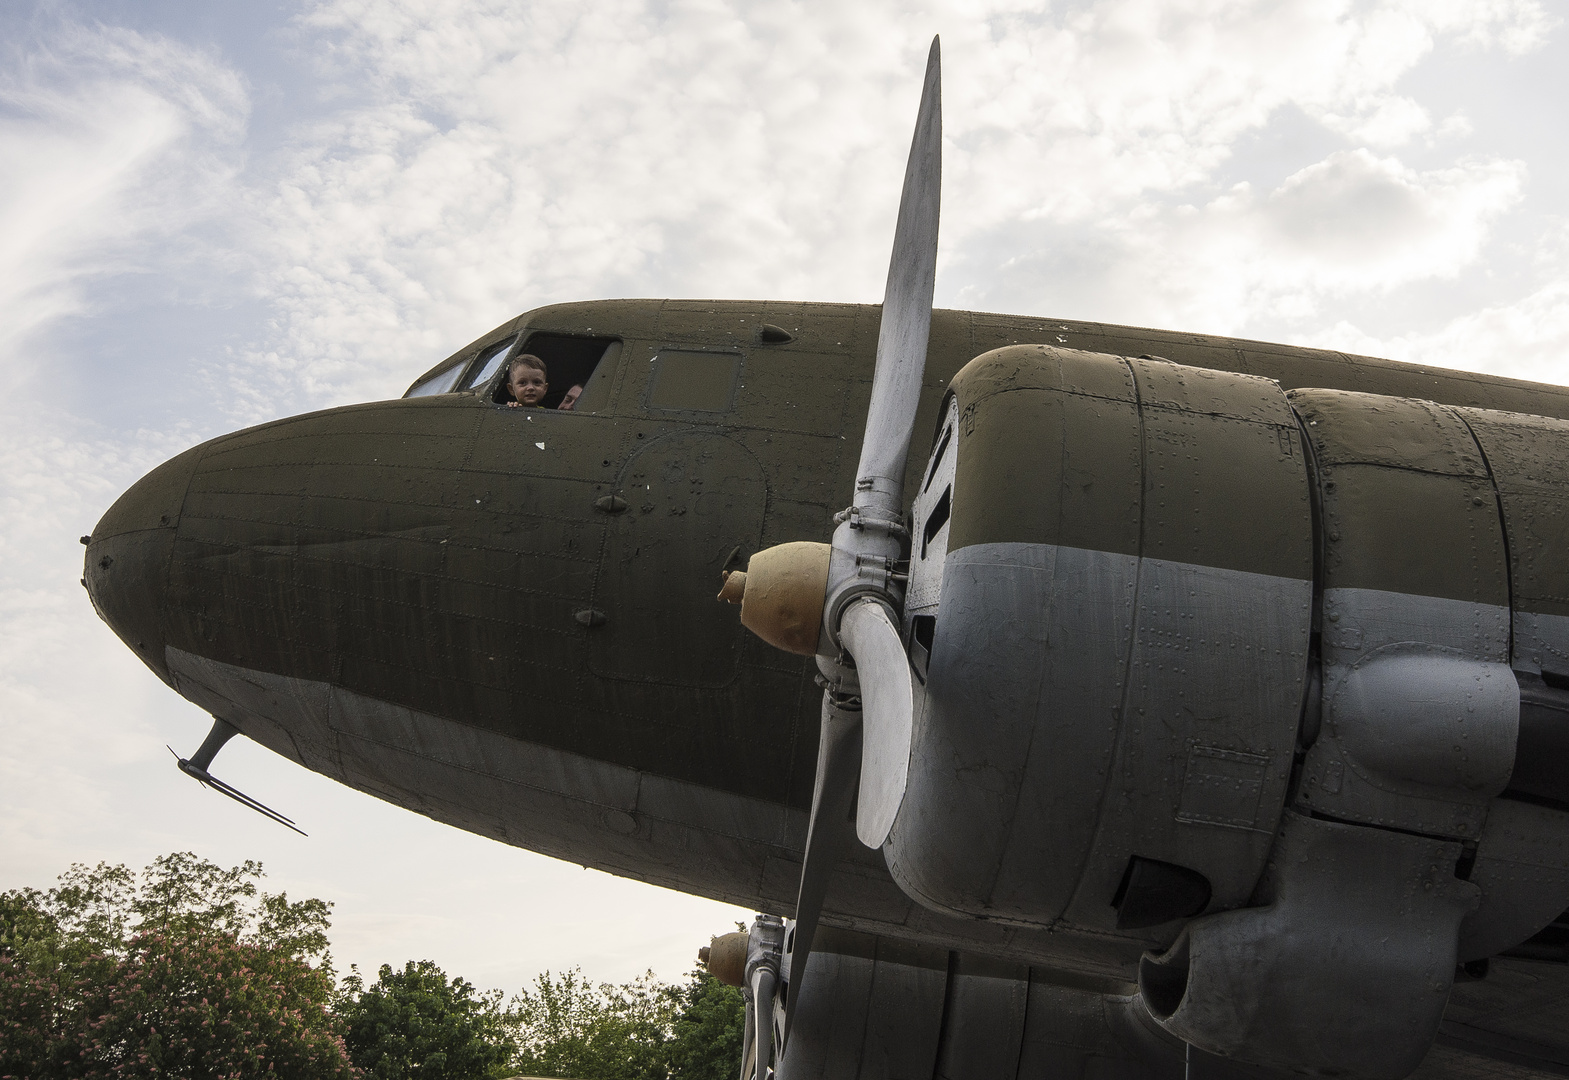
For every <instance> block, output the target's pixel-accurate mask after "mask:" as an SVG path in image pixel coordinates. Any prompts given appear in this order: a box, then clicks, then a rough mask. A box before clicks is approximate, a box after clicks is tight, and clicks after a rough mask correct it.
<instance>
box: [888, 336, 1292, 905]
mask: <svg viewBox="0 0 1569 1080" xmlns="http://www.w3.org/2000/svg"><path fill="white" fill-rule="evenodd" d="M912 544H913V550H912V552H911V582H910V589H909V594H908V597H907V600H906V609H905V611H906V620H907V622H908V623H909V632H910V634H911V639H912V654H913V655H914V659H915V666H916V670H917V672H918V674H920V675H922V676H924V678H925V686H924V693H923V694H921V695H919V701H918V704H917V712H916V720H915V739H914V747H913V751H912V755H911V762H910V772H909V785H908V789H907V792H906V795H905V799H904V803H903V806H902V808H901V810H900V814H899V817H898V820H897V822H896V824H895V826H894V829H893V832H892V835H891V836H890V838H889V841H888V843H887V845H886V847H885V849H884V850H885V853H886V856H887V860H888V865H889V868H890V870H891V871H892V872H893V875H894V877H895V879H896V880H897V881H898V882H899V883H900V885H901V886H902V887H903V888H904V889H905V890H906V891H908V892H909V894H910V895H911V896H912V897H914V898H916V899H917V900H919V901H920V902H921V903H923V904H925V905H927V906H930V907H933V908H936V909H938V910H942V911H946V912H949V913H953V914H959V915H965V916H972V917H979V918H986V919H997V920H1003V921H1006V922H1011V923H1018V924H1025V925H1031V926H1041V927H1045V926H1052V925H1055V924H1057V923H1058V922H1059V921H1063V922H1066V923H1068V924H1070V925H1072V926H1074V927H1078V928H1083V929H1086V930H1091V931H1112V932H1115V931H1117V930H1118V929H1119V924H1120V928H1121V929H1123V930H1129V929H1133V928H1135V927H1147V926H1151V925H1155V924H1160V923H1166V922H1170V921H1171V920H1174V919H1177V918H1180V917H1185V916H1191V915H1197V914H1199V913H1200V912H1201V911H1203V910H1216V909H1222V910H1223V909H1227V908H1233V907H1237V906H1240V905H1242V904H1244V903H1246V902H1247V900H1248V898H1249V896H1250V895H1251V893H1252V892H1253V888H1254V885H1255V883H1256V882H1257V880H1258V878H1259V874H1260V873H1261V871H1262V870H1263V867H1264V863H1265V860H1266V858H1267V857H1268V854H1269V849H1270V845H1271V843H1272V840H1273V837H1274V834H1275V831H1276V827H1277V825H1278V822H1279V818H1280V813H1281V808H1282V806H1283V804H1284V802H1285V798H1286V787H1287V782H1288V780H1289V778H1290V775H1291V767H1292V758H1293V753H1294V751H1295V748H1296V737H1297V731H1298V728H1299V725H1300V720H1301V716H1302V708H1303V702H1304V699H1305V697H1306V690H1307V680H1306V676H1307V672H1308V647H1309V638H1310V635H1311V632H1312V624H1313V618H1312V599H1313V511H1312V504H1311V500H1310V495H1309V473H1308V464H1307V455H1306V452H1305V450H1304V448H1303V445H1302V438H1301V434H1300V430H1299V427H1298V424H1297V419H1296V416H1295V414H1294V413H1293V412H1292V410H1291V406H1290V404H1289V403H1288V402H1287V400H1286V397H1285V395H1284V394H1283V393H1282V392H1281V390H1280V387H1279V386H1278V385H1277V384H1276V383H1274V382H1271V381H1269V380H1266V379H1259V378H1254V377H1252V376H1247V375H1236V374H1230V373H1225V372H1215V371H1206V370H1199V369H1194V368H1186V367H1181V366H1178V365H1176V364H1171V363H1167V362H1165V361H1160V360H1144V359H1140V360H1127V359H1122V358H1118V357H1111V356H1105V355H1101V354H1093V353H1082V352H1076V351H1073V350H1067V349H1051V348H1044V347H1015V348H1008V349H1000V350H997V351H995V352H992V353H988V354H986V355H984V356H982V357H980V358H978V359H976V360H974V361H972V362H971V363H970V364H969V365H968V366H966V367H965V368H964V370H963V371H962V372H960V374H959V376H958V377H957V378H956V379H955V380H954V383H953V388H952V393H951V396H950V399H949V404H948V413H947V419H946V421H945V426H944V428H943V431H942V433H941V434H940V435H939V440H938V450H937V451H936V452H935V453H934V458H933V463H932V465H931V467H930V468H929V470H928V475H927V477H926V479H925V481H924V482H923V485H922V489H921V491H920V493H919V495H918V498H917V502H916V521H915V530H914V533H913V536H912ZM928 657H929V659H928ZM923 661H924V662H923ZM1114 900H1118V901H1119V903H1118V904H1117V905H1116V906H1114V905H1113V901H1114Z"/></svg>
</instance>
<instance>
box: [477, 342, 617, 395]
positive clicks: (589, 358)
mask: <svg viewBox="0 0 1569 1080" xmlns="http://www.w3.org/2000/svg"><path fill="white" fill-rule="evenodd" d="M620 352H621V341H620V339H619V338H610V337H589V336H587V335H584V334H556V333H549V332H546V331H543V330H541V331H536V332H535V333H532V334H530V335H529V336H528V338H527V339H526V340H525V341H524V342H523V344H522V346H521V347H520V348H519V349H518V352H517V355H519V356H522V355H523V354H525V353H527V354H529V355H531V356H537V357H539V358H540V359H541V360H543V361H544V363H545V380H546V382H547V384H548V385H549V387H550V389H549V390H548V391H547V392H546V394H545V396H544V398H543V399H542V400H541V401H540V403H539V407H540V408H542V409H557V408H559V407H560V406H561V400H562V399H563V398H564V397H566V395H567V392H568V391H570V390H571V389H572V388H573V387H574V386H577V387H581V388H582V390H581V393H580V395H579V396H578V399H577V401H576V402H575V403H574V404H573V406H572V411H573V412H598V411H600V410H602V409H603V408H604V407H605V405H606V404H607V403H608V402H609V400H610V376H611V373H612V372H613V371H614V369H615V366H616V365H615V359H616V357H617V356H618V355H620ZM475 385H476V386H477V385H478V383H476V384H475ZM490 400H491V401H493V402H495V403H496V404H497V405H505V404H506V403H507V402H508V401H509V400H511V398H510V396H509V393H508V391H507V373H506V371H505V369H504V368H503V369H501V370H499V371H498V372H496V373H495V382H494V385H493V386H492V387H491V391H490Z"/></svg>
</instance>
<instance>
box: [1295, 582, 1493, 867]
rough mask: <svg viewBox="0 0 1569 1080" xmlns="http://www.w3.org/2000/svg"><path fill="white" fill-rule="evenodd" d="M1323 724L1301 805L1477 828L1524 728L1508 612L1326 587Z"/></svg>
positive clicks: (1380, 821)
mask: <svg viewBox="0 0 1569 1080" xmlns="http://www.w3.org/2000/svg"><path fill="white" fill-rule="evenodd" d="M1323 627H1324V639H1323V640H1324V691H1323V702H1324V704H1323V725H1322V729H1321V732H1320V735H1319V738H1318V740H1317V742H1315V743H1314V745H1313V746H1312V748H1311V749H1310V750H1309V751H1308V754H1307V758H1306V760H1305V762H1304V769H1303V774H1302V784H1301V787H1300V789H1299V791H1298V793H1297V800H1298V802H1299V803H1300V804H1301V805H1303V806H1306V807H1311V808H1313V809H1315V810H1319V811H1322V812H1324V813H1327V814H1330V815H1332V816H1334V817H1336V818H1340V819H1343V820H1350V821H1363V822H1367V823H1369V824H1375V825H1382V826H1387V827H1390V828H1398V829H1408V830H1411V831H1415V832H1423V833H1429V834H1433V835H1440V836H1454V837H1458V838H1471V837H1475V836H1477V835H1478V834H1479V832H1480V831H1481V828H1482V823H1483V820H1484V819H1485V817H1486V813H1487V801H1488V800H1489V799H1490V798H1491V797H1492V796H1493V795H1495V794H1497V793H1498V792H1499V791H1501V790H1503V787H1504V785H1505V784H1506V783H1507V782H1508V777H1509V771H1510V770H1511V769H1512V768H1513V765H1514V748H1515V740H1516V736H1517V734H1518V731H1519V705H1520V701H1519V685H1518V683H1517V682H1516V680H1515V678H1514V676H1513V675H1512V674H1511V673H1510V670H1509V667H1508V666H1507V661H1508V658H1509V631H1510V620H1509V610H1508V609H1507V608H1505V607H1501V606H1499V605H1496V604H1480V603H1473V602H1470V601H1465V600H1450V599H1442V598H1439V597H1432V596H1414V595H1410V594H1407V593H1397V592H1386V591H1383V590H1378V589H1350V588H1337V589H1328V590H1326V591H1325V594H1324V619H1323Z"/></svg>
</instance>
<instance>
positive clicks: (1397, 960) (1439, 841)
mask: <svg viewBox="0 0 1569 1080" xmlns="http://www.w3.org/2000/svg"><path fill="white" fill-rule="evenodd" d="M945 408H946V412H945V416H944V419H943V421H942V426H941V427H940V429H939V433H938V438H937V441H936V444H935V449H934V450H933V453H932V456H931V459H930V462H929V465H928V468H927V471H926V474H925V476H924V478H923V482H922V485H921V489H920V491H919V493H918V494H917V497H916V501H915V512H914V521H913V528H912V538H911V539H912V551H911V558H910V563H911V574H910V582H909V589H908V593H907V597H906V602H905V631H906V635H907V640H908V643H909V652H910V658H911V663H912V667H913V668H914V670H915V672H916V674H917V676H918V677H919V679H920V680H921V682H922V686H921V687H920V688H919V690H918V692H917V695H916V709H915V720H914V727H913V738H912V748H911V754H910V762H909V771H908V778H907V779H908V782H907V787H906V792H905V796H904V801H903V803H902V804H901V806H900V808H899V813H898V816H897V818H896V820H895V822H894V825H893V829H892V832H891V834H890V836H889V838H888V841H887V843H886V844H885V845H884V849H883V850H884V854H885V857H886V859H887V862H888V866H889V869H890V871H891V872H892V874H893V876H894V879H895V880H896V881H897V882H898V883H899V884H900V886H901V887H902V888H903V889H904V890H905V891H906V892H907V893H908V894H909V895H910V896H911V897H912V898H914V899H915V900H917V901H919V902H920V903H922V904H924V905H926V906H928V907H931V908H934V909H936V910H938V911H942V912H945V913H948V914H951V915H957V916H961V917H968V918H978V919H988V920H996V921H1001V922H1004V923H1010V924H1014V925H1022V926H1030V927H1037V928H1056V929H1062V930H1068V931H1075V932H1077V933H1078V934H1091V935H1111V936H1120V937H1122V938H1123V939H1125V940H1132V941H1139V942H1142V943H1144V944H1146V945H1148V946H1150V947H1151V951H1150V952H1149V953H1147V954H1146V956H1145V959H1144V962H1143V965H1142V968H1141V974H1140V982H1141V989H1142V995H1143V1001H1144V1003H1145V1005H1146V1006H1147V1007H1148V1011H1149V1013H1150V1014H1151V1015H1153V1016H1154V1017H1155V1019H1156V1021H1157V1022H1159V1023H1160V1024H1161V1025H1162V1027H1164V1028H1165V1030H1166V1031H1168V1032H1169V1033H1171V1034H1173V1035H1176V1036H1179V1037H1180V1038H1181V1039H1183V1040H1184V1041H1186V1042H1188V1043H1189V1044H1191V1045H1193V1046H1195V1047H1198V1048H1200V1049H1202V1050H1204V1051H1207V1052H1209V1053H1213V1054H1217V1055H1222V1056H1226V1057H1232V1058H1234V1059H1237V1060H1241V1061H1244V1062H1249V1063H1253V1064H1260V1065H1265V1066H1272V1067H1282V1066H1288V1067H1290V1068H1292V1069H1295V1070H1298V1071H1304V1072H1310V1073H1319V1074H1321V1075H1326V1076H1332V1075H1354V1076H1362V1077H1377V1078H1384V1080H1394V1078H1396V1077H1399V1076H1403V1075H1405V1073H1406V1072H1409V1071H1410V1069H1412V1068H1414V1067H1415V1065H1416V1064H1417V1062H1419V1061H1420V1060H1421V1057H1422V1055H1423V1053H1425V1051H1426V1049H1427V1047H1428V1045H1429V1044H1430V1042H1431V1039H1432V1037H1433V1033H1434V1032H1435V1031H1436V1030H1437V1026H1438V1021H1439V1017H1440V1015H1441V1013H1442V1010H1443V1007H1444V1002H1445V1001H1446V1000H1447V996H1448V993H1449V989H1450V986H1451V984H1452V981H1453V978H1454V971H1455V965H1456V963H1457V961H1458V962H1464V961H1469V960H1474V959H1480V958H1482V957H1485V956H1487V955H1491V954H1492V953H1493V952H1496V951H1498V950H1501V949H1505V948H1509V947H1510V946H1512V945H1515V944H1518V943H1519V942H1521V941H1522V940H1524V939H1525V938H1527V937H1529V936H1530V935H1531V934H1533V933H1535V932H1536V931H1537V930H1538V929H1540V928H1541V927H1542V926H1544V925H1546V924H1547V923H1548V922H1550V921H1551V919H1552V918H1553V916H1554V914H1556V913H1557V912H1559V911H1562V910H1563V909H1564V907H1565V906H1569V780H1565V779H1564V777H1565V776H1566V775H1569V769H1566V766H1569V762H1565V761H1564V760H1563V759H1564V757H1565V754H1566V748H1569V566H1566V561H1565V560H1564V558H1563V552H1564V551H1565V550H1569V514H1565V513H1564V512H1563V507H1564V506H1566V505H1569V479H1565V477H1564V466H1563V463H1564V461H1565V459H1566V458H1569V423H1566V422H1563V421H1556V420H1544V419H1542V418H1539V417H1522V416H1515V415H1511V414H1502V413H1495V412H1486V411H1483V410H1477V409H1461V408H1454V407H1449V406H1442V405H1435V404H1433V403H1430V402H1423V401H1415V400H1408V399H1394V398H1387V397H1379V396H1375V395H1369V394H1359V393H1351V392H1345V391H1331V390H1295V391H1291V392H1287V391H1284V390H1283V389H1282V388H1281V387H1280V386H1279V384H1277V383H1275V382H1272V381H1269V380H1265V379H1259V378H1254V377H1251V376H1247V375H1239V374H1233V373H1226V372H1216V371H1209V370H1200V369H1193V368H1187V367H1183V366H1180V365H1176V364H1171V363H1168V362H1166V361H1162V360H1158V359H1151V358H1140V359H1136V360H1130V359H1125V358H1121V357H1113V356H1107V355H1100V354H1090V353H1082V352H1076V351H1073V350H1067V349H1053V348H1049V347H1042V346H1019V347H1012V348H1007V349H999V350H997V351H995V352H991V353H987V354H985V355H984V356H981V357H978V358H977V359H976V360H974V361H972V362H971V363H970V364H969V365H967V366H966V367H965V368H964V370H963V371H961V372H960V373H959V375H958V376H957V377H956V378H955V379H954V382H953V386H952V389H951V392H950V395H949V398H948V400H947V403H946V406H945ZM1522 687H1525V689H1526V691H1527V692H1526V694H1525V699H1524V704H1525V709H1524V712H1522ZM1555 695H1556V696H1555ZM1522 716H1524V717H1525V718H1526V719H1527V720H1528V721H1529V722H1528V723H1527V724H1526V725H1525V726H1522ZM1543 760H1550V761H1551V762H1552V763H1553V764H1551V765H1550V766H1546V765H1542V764H1540V762H1541V761H1543ZM1516 773H1519V774H1521V777H1522V779H1521V780H1520V781H1519V789H1518V790H1513V789H1511V787H1510V785H1511V777H1512V776H1513V775H1514V774H1516ZM1504 794H1514V795H1516V796H1519V798H1520V799H1523V800H1528V801H1516V800H1511V799H1500V798H1499V796H1500V795H1504ZM1528 803H1534V804H1536V805H1529V804H1528ZM1190 919H1191V920H1192V921H1191V922H1189V921H1188V920H1190ZM1179 933H1180V937H1179ZM1167 946H1170V948H1167ZM1396 1001H1398V1003H1399V1004H1398V1006H1395V1005H1393V1004H1389V1003H1392V1002H1396ZM1379 1002H1382V1003H1385V1004H1383V1005H1377V1007H1375V1005H1376V1003H1379Z"/></svg>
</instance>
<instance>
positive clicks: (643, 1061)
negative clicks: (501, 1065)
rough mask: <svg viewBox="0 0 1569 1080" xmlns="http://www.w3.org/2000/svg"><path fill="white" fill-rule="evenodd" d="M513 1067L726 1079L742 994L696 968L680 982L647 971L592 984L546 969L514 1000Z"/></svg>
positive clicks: (638, 1079)
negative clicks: (636, 976) (631, 978)
mask: <svg viewBox="0 0 1569 1080" xmlns="http://www.w3.org/2000/svg"><path fill="white" fill-rule="evenodd" d="M509 1013H510V1015H509V1019H510V1022H511V1024H512V1026H513V1030H514V1031H515V1032H516V1033H517V1040H518V1045H519V1050H518V1055H517V1058H516V1062H515V1064H516V1071H517V1072H519V1073H523V1074H526V1075H529V1076H555V1077H576V1078H578V1080H730V1078H731V1077H732V1076H734V1074H735V1073H736V1071H737V1070H738V1069H739V1067H740V1063H741V1037H742V1030H743V1016H744V1012H743V1004H742V999H741V992H740V991H739V990H735V989H732V988H731V987H727V986H724V985H722V984H721V983H720V982H719V981H718V980H716V979H715V978H714V977H713V976H711V975H709V974H708V973H707V972H704V971H695V972H693V973H692V974H691V976H690V977H689V980H688V982H687V983H686V984H685V985H684V986H671V985H669V984H666V983H661V982H659V981H657V980H656V979H654V977H653V973H652V972H649V973H647V974H645V975H644V976H643V977H642V978H640V979H636V980H634V981H633V982H630V983H626V984H624V985H622V986H611V985H609V984H608V983H606V984H600V985H599V986H595V985H593V984H592V983H590V982H588V981H587V980H586V979H584V978H583V975H582V973H581V972H580V971H577V970H575V969H574V970H572V971H568V972H564V973H563V974H561V975H560V976H556V977H553V976H552V975H551V974H550V973H549V972H546V973H545V974H543V975H541V976H539V977H538V978H537V979H536V980H535V981H534V987H533V989H532V990H524V991H523V992H522V993H520V994H519V995H518V996H517V997H516V998H514V999H513V1002H512V1007H511V1009H510V1010H509Z"/></svg>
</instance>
